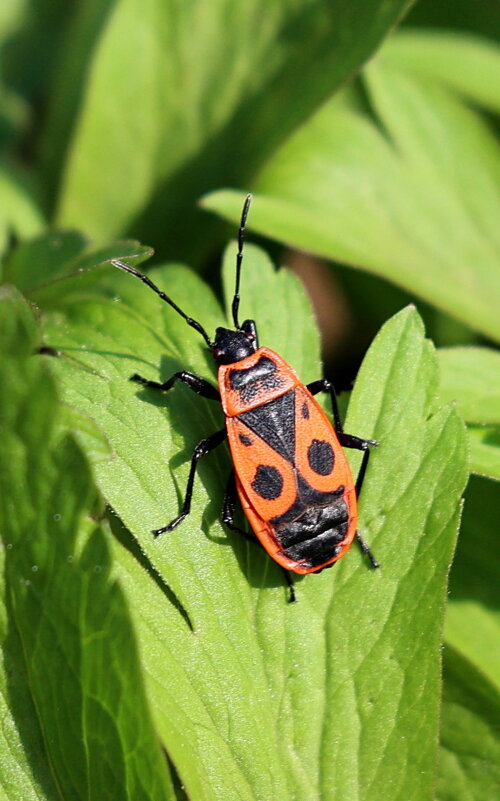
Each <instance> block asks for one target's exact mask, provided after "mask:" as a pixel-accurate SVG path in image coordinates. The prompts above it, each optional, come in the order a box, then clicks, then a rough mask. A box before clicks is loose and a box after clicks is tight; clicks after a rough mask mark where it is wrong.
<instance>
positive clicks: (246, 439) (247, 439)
mask: <svg viewBox="0 0 500 801" xmlns="http://www.w3.org/2000/svg"><path fill="white" fill-rule="evenodd" d="M239 436H240V442H241V444H242V445H246V446H247V447H248V445H251V444H252V440H251V439H250V437H247V435H246V434H240V435H239Z"/></svg>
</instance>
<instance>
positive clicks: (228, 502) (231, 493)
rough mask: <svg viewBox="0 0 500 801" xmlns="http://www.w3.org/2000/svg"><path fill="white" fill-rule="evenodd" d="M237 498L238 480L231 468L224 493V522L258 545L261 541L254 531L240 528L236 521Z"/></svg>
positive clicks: (232, 529)
mask: <svg viewBox="0 0 500 801" xmlns="http://www.w3.org/2000/svg"><path fill="white" fill-rule="evenodd" d="M236 499H237V494H236V481H235V478H234V470H231V473H230V475H229V478H228V481H227V485H226V492H225V494H224V503H223V504H222V522H223V523H224V525H225V526H227V527H228V528H229V529H230V530H231V531H236V533H237V534H241V536H242V537H245V539H246V540H248V541H249V542H253V543H254V545H258V544H259V541H258V539H257V538H256V536H255V534H253V533H252V534H249V533H248V531H245V530H244V529H243V528H240V527H239V526H237V525H236V524H235V522H234V513H235V509H236Z"/></svg>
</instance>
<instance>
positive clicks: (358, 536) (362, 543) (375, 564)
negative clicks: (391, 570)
mask: <svg viewBox="0 0 500 801" xmlns="http://www.w3.org/2000/svg"><path fill="white" fill-rule="evenodd" d="M356 540H357V542H358V545H359V547H360V548H361V550H362V551H363V553H364V554H365V556H367V557H368V559H369V560H370V562H371V563H372V567H373V568H377V567H380V562H378V561H377V560H376V559H375V557H374V555H373V553H372V551H371V549H370V547H369V546H368V545H367V544H366V542H365V541H364V539H363V537H362V536H361V534H360V533H359V531H356Z"/></svg>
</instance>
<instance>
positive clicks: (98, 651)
mask: <svg viewBox="0 0 500 801" xmlns="http://www.w3.org/2000/svg"><path fill="white" fill-rule="evenodd" d="M0 306H1V310H0V321H1V325H0V347H1V351H2V385H3V391H2V393H1V396H0V422H1V431H0V437H1V441H2V449H1V451H0V531H1V534H2V539H3V545H4V554H3V559H4V578H5V587H4V592H3V594H2V600H3V604H4V609H3V613H2V622H3V624H4V625H3V626H2V635H3V636H2V648H3V653H4V660H5V664H6V665H7V666H8V671H7V672H2V674H1V686H2V699H1V703H2V708H3V715H4V716H3V718H2V719H3V724H2V734H1V737H2V740H3V742H2V746H3V747H2V754H3V756H2V760H1V762H0V786H1V787H2V789H3V791H4V792H5V794H6V795H7V797H8V798H23V799H24V798H40V799H42V798H50V799H53V798H70V797H71V798H75V799H88V798H100V799H108V798H109V799H117V798H120V799H134V801H137V800H138V799H148V801H149V799H162V801H164V799H167V798H168V799H173V797H174V795H173V790H172V788H171V786H170V782H169V778H168V776H167V772H166V765H165V761H164V758H163V755H162V753H161V750H160V748H159V743H158V740H157V738H156V735H155V732H154V729H153V726H152V723H151V717H150V713H149V709H148V706H147V703H146V698H145V693H144V688H143V683H142V677H141V674H140V669H139V663H138V654H137V648H136V645H135V635H134V631H133V629H132V627H131V624H130V620H129V618H128V613H127V606H126V599H125V597H124V594H123V592H122V589H121V587H120V585H119V584H118V583H117V581H116V578H115V576H114V575H113V574H112V569H111V568H112V562H111V560H110V553H109V544H108V542H109V531H108V530H107V529H106V528H104V527H103V526H102V525H100V524H99V523H97V522H95V521H96V513H97V512H98V511H99V507H100V501H99V498H98V496H97V494H96V490H95V489H94V486H93V483H92V480H91V476H90V472H89V468H88V465H87V463H86V460H85V459H84V457H83V455H82V453H81V451H80V449H79V447H78V446H77V445H76V443H75V441H74V440H73V439H72V437H70V436H68V435H66V434H63V431H62V429H63V427H62V425H61V420H60V416H59V410H58V398H57V393H56V389H55V386H54V381H53V379H52V378H51V376H50V375H49V374H48V372H47V370H46V369H45V367H44V365H43V360H42V358H41V357H39V356H33V355H31V354H32V353H33V351H34V348H35V344H36V342H37V332H36V330H35V326H34V320H33V318H32V314H31V311H30V309H29V307H28V306H27V304H25V303H24V302H23V301H22V300H21V299H20V297H18V296H17V295H16V294H15V293H13V292H9V291H6V290H4V291H3V292H2V295H1V298H0ZM74 419H75V418H74Z"/></svg>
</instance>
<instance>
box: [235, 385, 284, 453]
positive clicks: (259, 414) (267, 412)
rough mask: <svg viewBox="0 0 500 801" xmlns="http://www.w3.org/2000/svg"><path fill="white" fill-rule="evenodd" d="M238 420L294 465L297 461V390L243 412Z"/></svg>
mask: <svg viewBox="0 0 500 801" xmlns="http://www.w3.org/2000/svg"><path fill="white" fill-rule="evenodd" d="M238 420H240V421H241V422H242V423H245V425H247V426H248V428H250V429H251V430H252V431H253V432H254V433H255V434H257V436H259V437H260V438H261V439H263V440H264V442H266V443H267V444H268V445H269V446H270V447H271V448H272V449H273V450H274V451H276V452H277V453H279V454H280V456H283V458H285V459H287V460H288V461H289V462H291V463H292V464H293V463H294V459H295V390H293V389H291V390H289V392H285V394H284V395H280V397H279V398H275V399H274V400H272V401H269V402H268V403H263V404H262V406H257V407H256V408H255V409H250V411H248V412H242V414H239V415H238Z"/></svg>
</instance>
